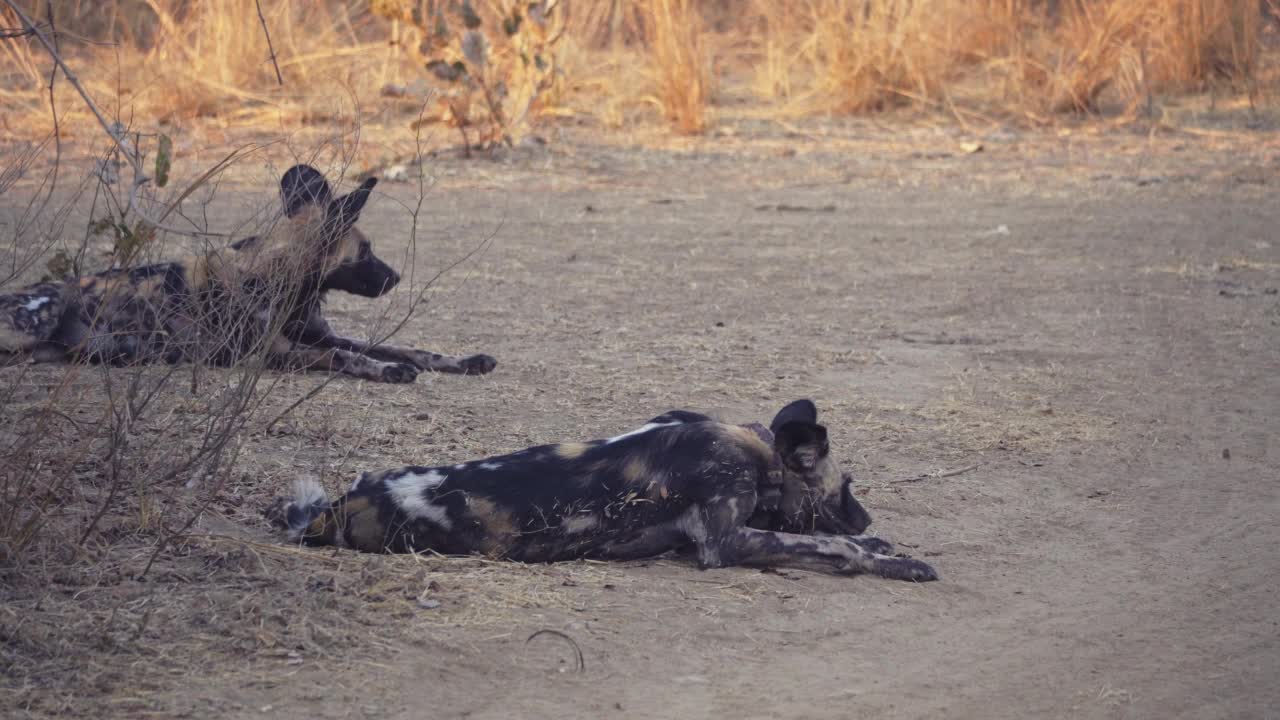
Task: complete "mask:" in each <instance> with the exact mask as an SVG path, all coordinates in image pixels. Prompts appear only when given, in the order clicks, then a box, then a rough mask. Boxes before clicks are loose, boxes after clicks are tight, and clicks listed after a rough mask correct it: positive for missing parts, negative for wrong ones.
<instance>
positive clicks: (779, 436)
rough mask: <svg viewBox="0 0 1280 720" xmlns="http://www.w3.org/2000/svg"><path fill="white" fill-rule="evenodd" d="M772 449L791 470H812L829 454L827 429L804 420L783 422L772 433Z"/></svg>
mask: <svg viewBox="0 0 1280 720" xmlns="http://www.w3.org/2000/svg"><path fill="white" fill-rule="evenodd" d="M773 447H774V449H775V450H777V451H778V455H779V457H781V458H782V462H783V463H784V464H785V465H786V466H787V467H789V468H791V469H793V470H799V471H805V470H812V469H814V468H815V467H817V466H818V461H819V460H821V459H822V458H824V457H826V456H827V454H828V453H830V452H831V446H830V444H828V442H827V429H826V428H825V427H823V426H821V425H819V424H817V423H812V422H805V421H804V420H791V421H790V422H784V423H783V424H782V426H781V427H778V428H777V429H775V430H774V431H773Z"/></svg>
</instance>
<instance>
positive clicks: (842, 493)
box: [267, 400, 938, 581]
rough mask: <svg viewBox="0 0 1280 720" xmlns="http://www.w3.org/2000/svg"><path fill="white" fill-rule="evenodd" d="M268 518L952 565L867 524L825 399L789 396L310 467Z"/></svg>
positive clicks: (924, 569)
mask: <svg viewBox="0 0 1280 720" xmlns="http://www.w3.org/2000/svg"><path fill="white" fill-rule="evenodd" d="M267 516H268V517H269V518H270V519H271V520H272V522H273V523H275V524H276V525H277V526H279V527H281V528H282V529H286V530H287V532H288V536H289V538H290V539H291V540H293V541H295V542H302V543H305V544H307V545H338V546H342V547H349V548H354V549H356V550H362V551H367V552H420V551H427V550H430V551H435V552H439V553H443V554H448V555H464V554H470V553H481V554H484V555H488V556H491V557H498V558H507V559H511V560H516V561H522V562H553V561H559V560H570V559H577V558H596V559H605V560H631V559H638V558H646V557H652V556H656V555H661V554H663V553H666V552H669V551H679V550H692V551H693V553H694V554H695V556H696V558H697V562H698V565H699V566H700V567H703V568H712V567H724V566H731V565H750V566H787V567H798V568H809V569H815V570H821V571H826V572H831V573H836V574H856V573H872V574H875V575H880V576H883V577H886V578H894V579H900V580H914V581H925V580H935V579H937V577H938V575H937V573H936V572H935V571H934V569H933V568H932V567H930V566H929V565H928V564H927V563H924V562H922V561H920V560H915V559H911V558H909V557H905V556H895V555H894V550H893V547H892V546H891V545H890V544H889V543H888V542H885V541H884V540H881V539H879V538H875V537H871V536H867V535H863V534H862V533H863V532H864V531H865V530H866V528H867V526H868V525H869V524H870V523H871V516H870V515H869V514H868V513H867V511H866V510H865V509H864V508H863V507H862V505H861V504H859V503H858V501H857V500H856V499H855V498H854V495H853V485H852V479H851V478H850V477H849V476H848V475H846V474H844V473H842V472H841V471H840V469H839V467H838V466H837V465H836V462H835V460H834V458H832V457H831V452H830V448H829V445H828V442H827V431H826V428H825V427H823V426H822V425H819V424H818V422H817V408H816V407H815V406H814V404H813V402H811V401H809V400H797V401H796V402H793V403H791V404H790V405H787V406H786V407H785V408H783V409H782V410H781V411H780V412H779V413H778V414H777V416H776V417H775V418H774V419H773V422H772V423H771V425H770V427H769V428H768V429H766V428H764V427H763V426H760V425H748V426H738V425H728V424H724V423H720V422H715V421H713V420H712V419H711V418H709V417H707V416H705V415H699V414H697V413H692V412H688V411H673V412H669V413H666V414H664V415H661V416H659V417H656V418H654V419H653V420H650V421H649V422H648V423H646V424H645V425H644V426H642V427H640V428H639V429H637V430H633V431H631V432H628V433H624V434H622V435H618V436H617V437H612V438H609V439H607V440H596V441H593V442H587V443H562V444H557V445H543V446H539V447H532V448H528V449H526V450H521V451H519V452H515V453H511V454H509V455H501V456H497V457H490V458H487V459H484V460H478V461H472V462H467V463H462V464H458V465H451V466H440V467H419V466H409V467H403V468H398V469H395V470H385V471H381V472H366V473H362V474H361V475H360V476H359V477H358V478H357V479H356V480H355V483H354V484H353V485H352V486H351V489H350V491H348V492H347V494H346V495H345V496H343V497H342V498H340V499H338V500H337V501H335V502H329V500H328V499H326V497H325V493H324V491H323V489H322V488H321V487H320V486H319V484H318V483H316V482H315V481H314V480H311V481H305V480H304V481H300V482H299V484H298V487H297V490H296V494H295V496H294V498H292V499H291V500H290V499H281V500H278V501H277V502H276V503H275V504H274V505H273V506H272V507H271V508H268V511H267Z"/></svg>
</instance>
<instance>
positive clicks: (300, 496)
mask: <svg viewBox="0 0 1280 720" xmlns="http://www.w3.org/2000/svg"><path fill="white" fill-rule="evenodd" d="M328 502H329V499H328V497H327V496H326V495H325V492H324V488H323V487H322V486H321V485H320V481H318V480H316V479H315V478H313V477H300V478H298V479H297V480H296V481H294V483H293V504H294V505H297V506H298V507H311V506H312V505H319V504H320V503H328Z"/></svg>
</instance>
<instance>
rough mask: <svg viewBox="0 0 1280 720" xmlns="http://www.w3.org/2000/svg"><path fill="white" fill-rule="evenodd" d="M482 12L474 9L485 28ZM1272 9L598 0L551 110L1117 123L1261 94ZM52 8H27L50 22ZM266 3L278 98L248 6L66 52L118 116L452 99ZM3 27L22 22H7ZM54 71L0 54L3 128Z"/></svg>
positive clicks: (214, 5) (26, 44)
mask: <svg viewBox="0 0 1280 720" xmlns="http://www.w3.org/2000/svg"><path fill="white" fill-rule="evenodd" d="M401 4H403V5H405V7H406V9H405V12H406V13H409V15H406V17H411V16H413V13H415V12H417V13H418V14H419V15H418V16H421V17H428V15H427V14H429V13H430V12H435V8H436V7H437V6H438V5H440V4H439V3H436V2H433V1H432V0H405V2H403V3H401ZM499 4H502V3H499ZM490 5H494V3H487V4H486V3H479V4H477V5H476V7H477V8H480V10H481V13H480V14H481V15H484V16H485V17H489V16H492V15H493V13H491V12H487V10H492V8H490V7H489V6H490ZM502 5H503V7H504V8H506V5H505V4H502ZM441 7H443V6H441ZM1266 7H1267V6H1266V5H1265V4H1264V3H1263V2H1259V1H1258V0H1061V2H1058V3H1046V2H1042V1H1040V0H933V1H932V2H921V1H920V0H803V1H802V2H797V3H773V2H765V1H764V0H757V1H755V2H751V3H741V4H733V5H729V4H726V3H723V2H717V1H716V0H645V1H644V2H640V3H616V2H605V0H587V1H584V2H578V3H574V4H572V6H570V5H568V4H560V5H559V6H558V7H557V9H556V12H559V13H564V17H563V19H564V22H565V27H566V32H567V37H566V38H565V42H564V43H562V44H561V45H560V46H561V47H562V48H564V51H563V54H564V55H566V56H572V57H571V58H565V57H560V58H557V60H558V61H559V62H558V63H557V68H558V71H557V72H558V75H559V76H560V77H561V79H562V80H563V88H564V93H562V95H563V97H560V94H561V93H559V90H557V93H558V95H557V97H556V98H555V99H554V101H553V102H550V103H549V104H548V103H547V102H546V101H544V103H543V104H544V105H547V106H548V107H550V106H552V105H553V106H554V109H555V112H554V114H567V113H569V112H571V111H575V110H576V112H578V113H579V114H583V115H591V116H594V117H596V118H597V119H599V120H601V121H602V122H603V123H604V124H605V125H607V126H613V127H618V126H621V125H625V124H627V123H630V122H632V121H634V120H636V119H638V118H641V117H643V115H644V113H636V112H628V111H627V109H626V108H627V107H636V106H641V107H643V106H649V107H651V108H656V110H657V112H656V113H655V115H658V116H661V117H662V118H665V120H666V121H668V122H669V123H670V124H671V126H672V128H673V129H674V130H676V131H678V132H680V133H700V132H702V131H703V130H704V129H705V128H706V127H707V126H708V125H709V124H710V119H709V118H710V117H711V115H712V113H713V110H714V109H715V105H716V98H715V96H716V91H717V87H718V86H724V85H727V84H728V83H730V82H733V81H739V80H741V79H742V78H745V79H746V82H745V85H746V86H747V88H749V89H750V90H751V91H752V92H753V93H754V94H755V95H756V97H757V98H759V99H761V100H763V101H765V102H766V103H767V104H769V105H770V106H771V107H772V108H773V109H774V111H775V112H778V113H782V114H787V115H793V116H794V115H815V114H816V115H829V114H836V115H843V114H858V113H867V112H876V111H881V110H885V109H889V108H894V107H899V106H903V105H910V106H915V107H917V108H921V109H927V110H942V111H944V112H949V113H951V112H957V110H956V106H957V105H959V106H967V107H968V108H969V109H973V110H977V111H980V112H982V113H983V114H995V115H1000V114H1003V115H1007V116H1014V117H1018V116H1023V115H1027V116H1032V117H1034V118H1037V119H1040V120H1044V119H1046V118H1047V117H1050V116H1051V115H1052V114H1054V113H1082V112H1097V111H1123V110H1125V109H1126V108H1130V109H1131V108H1133V107H1135V106H1137V105H1138V104H1139V103H1141V102H1144V101H1149V100H1150V98H1151V97H1152V95H1153V94H1169V93H1183V92H1198V91H1202V90H1204V89H1206V88H1208V87H1210V86H1213V85H1222V86H1229V87H1231V88H1232V89H1234V90H1240V91H1248V92H1249V94H1250V97H1254V96H1256V95H1257V94H1258V92H1259V87H1258V78H1259V77H1262V76H1265V75H1266V74H1265V73H1261V72H1260V63H1261V58H1262V57H1263V46H1262V42H1261V39H1262V37H1263V35H1264V32H1265V30H1266V26H1267V25H1268V23H1269V22H1273V21H1270V20H1269V19H1268V17H1269V16H1268V15H1267V14H1265V13H1264V9H1265V8H1266ZM46 8H47V4H46V3H31V9H32V10H33V11H35V13H36V14H38V15H39V16H40V17H47V12H46ZM262 9H263V13H264V16H265V21H266V22H265V24H266V26H267V27H268V28H269V29H270V32H271V38H272V40H273V41H274V45H275V52H276V56H277V59H278V62H279V66H280V70H281V73H282V75H283V78H284V84H283V86H281V85H280V84H279V83H277V80H276V74H275V70H274V68H273V66H272V62H271V60H270V52H269V50H268V46H267V40H266V35H265V34H264V32H263V29H262V23H261V22H260V20H259V18H258V13H257V6H256V3H255V2H254V1H253V0H218V1H217V2H208V3H188V2H182V1H180V0H112V1H111V2H103V3H84V2H82V1H81V0H53V11H54V12H53V15H54V17H55V19H56V20H57V26H58V28H59V30H60V31H61V32H62V34H61V36H60V39H61V45H62V47H63V51H64V53H66V54H67V55H68V56H69V57H70V58H72V59H73V60H74V61H75V62H74V66H75V67H78V68H80V69H81V70H82V72H81V74H82V78H83V79H84V81H85V82H86V83H87V84H88V85H89V86H90V89H91V90H92V92H93V93H94V95H95V96H96V97H98V98H99V100H100V101H101V102H102V104H103V105H105V106H109V107H113V108H116V109H117V111H118V112H119V114H120V116H121V117H133V118H137V119H142V120H147V121H153V120H154V121H181V120H185V119H191V118H199V117H217V118H218V119H219V120H221V121H223V122H226V123H237V122H239V123H254V124H257V125H259V126H261V125H263V124H264V121H266V120H270V121H271V122H272V123H279V122H284V123H300V122H308V121H314V120H323V119H327V118H331V117H333V116H334V113H335V110H336V109H337V107H336V106H337V105H339V104H341V105H342V106H343V107H344V110H347V111H349V108H350V107H352V106H354V105H357V104H360V105H364V106H366V112H372V111H376V109H373V110H370V109H369V108H370V107H372V106H374V105H380V106H385V105H386V104H387V103H386V101H385V100H384V99H380V98H379V93H380V91H381V90H382V89H383V88H384V87H385V86H387V85H388V84H393V85H395V86H397V87H408V86H412V85H413V84H414V83H417V84H418V85H419V86H422V89H423V92H430V90H431V88H436V89H441V88H437V87H436V86H438V85H439V83H437V82H436V81H435V79H434V78H432V77H431V75H430V73H427V72H425V71H424V70H423V68H422V67H421V63H420V62H418V59H419V58H418V55H420V53H417V52H416V50H417V46H418V45H419V44H420V43H422V42H424V41H425V38H422V37H419V36H418V34H415V33H413V32H409V30H411V28H410V25H412V23H406V22H397V21H393V20H388V19H386V18H384V17H378V16H376V15H375V14H374V13H373V12H371V10H370V8H369V7H368V6H366V5H364V4H362V3H356V4H345V3H337V2H325V3H315V4H308V5H306V6H305V7H304V6H303V5H300V4H297V3H286V2H283V1H282V0H263V1H262ZM424 13H426V14H424ZM0 21H2V22H3V24H4V25H5V26H11V27H12V26H16V25H18V23H17V21H16V19H15V18H14V17H13V15H12V13H10V12H9V11H7V10H4V11H0ZM490 24H491V23H490ZM488 30H489V31H490V32H491V33H498V32H500V30H498V29H497V28H496V27H492V28H488ZM86 40H89V41H93V42H87V41H86ZM104 42H109V43H112V44H107V45H104V44H102V43H104ZM49 69H50V63H49V61H48V58H47V57H45V55H44V52H43V50H42V49H40V48H39V47H38V46H37V45H36V44H35V43H34V42H33V41H32V40H31V39H30V38H18V39H9V40H4V41H0V88H3V90H4V95H3V100H0V108H3V110H4V111H5V112H4V113H3V115H4V116H5V118H4V119H3V120H0V125H2V126H4V127H6V129H8V130H10V131H14V132H18V131H22V130H27V131H37V132H41V133H43V132H47V131H48V130H49V129H50V128H51V126H52V122H51V121H50V119H49V117H48V115H49V113H48V98H47V89H46V86H47V84H48V77H49V76H48V74H49ZM561 71H562V72H561ZM743 71H745V72H743ZM638 80H639V82H638ZM575 91H576V92H577V93H578V97H574V93H575ZM58 93H59V94H58V99H59V101H60V102H59V107H60V108H61V111H62V112H64V113H69V116H68V118H69V120H71V121H74V119H75V118H76V116H77V115H79V114H81V111H80V110H79V107H78V104H77V103H76V102H74V100H75V98H74V97H72V96H71V95H70V94H69V92H68V91H67V89H66V88H59V91H58ZM730 94H731V93H730ZM64 97H65V102H64V101H63V100H64ZM419 99H421V98H419ZM419 104H421V103H419ZM69 125H74V122H70V123H68V124H66V125H64V128H65V127H67V126H69ZM28 134H32V133H30V132H28Z"/></svg>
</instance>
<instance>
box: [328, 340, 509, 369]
mask: <svg viewBox="0 0 1280 720" xmlns="http://www.w3.org/2000/svg"><path fill="white" fill-rule="evenodd" d="M306 341H307V344H309V345H312V346H314V347H321V348H336V349H340V350H346V351H348V352H353V353H360V354H362V355H367V356H369V357H371V358H373V359H375V360H381V361H383V362H393V363H403V364H405V365H412V366H414V367H415V368H417V369H419V370H430V371H431V372H443V373H457V374H460V375H484V374H486V373H489V372H492V371H493V369H494V368H495V367H497V365H498V361H497V360H494V359H493V358H492V357H490V356H489V355H469V356H467V357H454V356H451V355H441V354H440V353H434V352H428V351H426V350H414V349H412V348H403V347H396V346H394V345H382V344H377V345H375V344H373V343H367V342H362V341H360V340H354V339H352V338H347V337H343V336H341V335H337V334H334V333H327V334H325V335H321V336H318V337H314V338H307V340H306Z"/></svg>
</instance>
